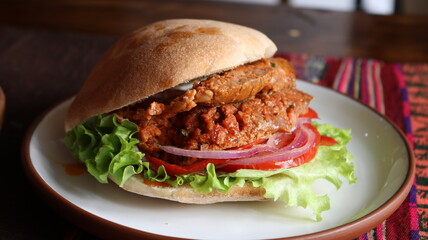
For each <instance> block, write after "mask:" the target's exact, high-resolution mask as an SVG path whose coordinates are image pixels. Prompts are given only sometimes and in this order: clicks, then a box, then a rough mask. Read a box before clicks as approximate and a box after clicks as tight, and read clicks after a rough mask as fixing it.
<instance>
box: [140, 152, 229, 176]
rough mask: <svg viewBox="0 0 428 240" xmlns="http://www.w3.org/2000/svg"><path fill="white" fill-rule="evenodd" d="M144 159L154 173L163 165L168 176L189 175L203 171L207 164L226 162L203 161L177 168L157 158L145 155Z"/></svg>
mask: <svg viewBox="0 0 428 240" xmlns="http://www.w3.org/2000/svg"><path fill="white" fill-rule="evenodd" d="M146 159H147V160H148V161H149V162H150V166H151V167H152V168H153V169H154V170H156V171H157V169H158V168H159V167H160V166H162V165H163V166H164V167H165V170H166V172H167V173H168V174H169V175H183V174H189V173H193V172H197V171H201V170H204V169H205V168H206V167H207V165H208V163H213V164H222V163H224V162H226V161H228V159H204V160H200V161H197V162H195V163H193V164H190V165H188V166H179V165H176V164H171V163H167V162H165V161H163V160H161V159H159V158H155V157H152V156H150V155H147V154H146Z"/></svg>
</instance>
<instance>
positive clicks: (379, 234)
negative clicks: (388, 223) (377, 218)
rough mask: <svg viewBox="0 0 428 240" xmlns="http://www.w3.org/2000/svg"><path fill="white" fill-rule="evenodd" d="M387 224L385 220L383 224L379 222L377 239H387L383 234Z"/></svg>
mask: <svg viewBox="0 0 428 240" xmlns="http://www.w3.org/2000/svg"><path fill="white" fill-rule="evenodd" d="M384 224H385V222H383V223H382V224H379V225H378V226H377V227H376V239H377V240H385V238H384V236H383V233H384V230H385V229H384V226H385V225H384Z"/></svg>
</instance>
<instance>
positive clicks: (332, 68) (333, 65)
mask: <svg viewBox="0 0 428 240" xmlns="http://www.w3.org/2000/svg"><path fill="white" fill-rule="evenodd" d="M326 62H327V65H326V71H325V74H324V76H323V78H322V80H321V81H320V85H323V86H327V87H332V86H333V83H334V79H335V77H336V75H337V72H338V71H339V68H340V64H341V60H338V59H333V58H327V59H326Z"/></svg>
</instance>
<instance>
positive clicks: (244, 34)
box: [65, 19, 277, 131]
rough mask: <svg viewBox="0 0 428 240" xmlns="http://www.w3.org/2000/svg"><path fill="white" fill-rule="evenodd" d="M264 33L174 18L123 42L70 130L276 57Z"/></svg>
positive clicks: (73, 111)
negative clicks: (178, 88) (169, 91)
mask: <svg viewBox="0 0 428 240" xmlns="http://www.w3.org/2000/svg"><path fill="white" fill-rule="evenodd" d="M276 50H277V48H276V46H275V44H274V43H273V42H272V41H271V40H270V39H269V38H268V37H266V35H264V34H263V33H261V32H259V31H257V30H254V29H251V28H248V27H244V26H240V25H235V24H231V23H225V22H219V21H212V20H194V19H172V20H165V21H160V22H156V23H153V24H151V25H148V26H146V27H143V28H140V29H138V30H136V31H134V32H132V33H131V34H129V35H126V36H124V37H123V38H121V39H119V40H118V41H117V42H116V43H115V44H114V45H113V46H112V47H111V48H110V49H109V50H108V51H107V52H106V53H105V54H104V55H103V56H102V57H101V59H100V61H99V62H98V63H97V64H96V65H95V67H94V69H93V70H92V72H91V73H90V75H89V77H88V78H87V79H86V81H85V83H84V84H83V87H82V89H81V90H80V91H79V93H78V94H77V95H76V98H75V99H74V101H73V103H72V104H71V106H70V109H69V111H68V113H67V116H66V121H65V130H66V131H69V130H71V129H72V128H73V127H74V126H76V125H78V124H80V123H81V122H83V121H85V120H86V119H88V118H90V117H93V116H96V115H98V114H103V113H107V112H110V111H113V110H116V109H119V108H122V107H124V106H126V105H129V104H131V103H134V102H137V101H139V100H141V99H144V98H147V97H149V96H151V95H153V94H155V93H158V92H161V91H163V90H165V89H168V88H171V87H174V86H176V85H178V84H180V83H184V82H187V81H190V80H192V79H195V78H198V77H202V76H205V75H209V74H212V73H216V72H221V71H224V70H228V69H231V68H234V67H236V66H239V65H242V64H245V63H249V62H253V61H256V60H259V59H262V58H268V57H271V56H272V55H273V54H274V53H275V52H276Z"/></svg>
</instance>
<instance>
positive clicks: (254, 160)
mask: <svg viewBox="0 0 428 240" xmlns="http://www.w3.org/2000/svg"><path fill="white" fill-rule="evenodd" d="M299 129H301V131H302V134H301V135H302V136H299V137H297V136H296V138H295V140H296V141H293V142H292V143H290V144H289V145H287V146H285V147H284V148H281V149H279V150H278V151H276V152H273V153H261V154H258V155H256V156H252V157H248V158H241V159H237V160H231V161H228V162H226V163H224V164H222V165H221V166H219V167H224V166H227V165H235V164H237V165H241V164H244V165H250V164H259V163H265V162H274V161H284V160H285V159H294V158H296V157H299V156H301V155H302V154H304V153H306V152H307V151H309V149H310V148H311V147H313V145H314V143H315V140H316V134H315V133H314V132H313V131H312V130H310V129H309V128H308V127H306V126H305V125H304V124H302V125H301V126H300V127H299ZM296 131H297V130H296Z"/></svg>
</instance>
